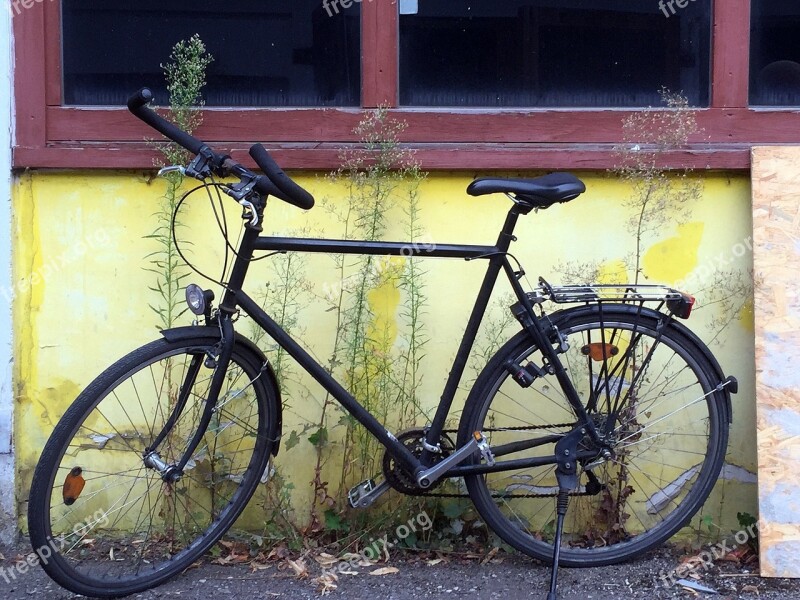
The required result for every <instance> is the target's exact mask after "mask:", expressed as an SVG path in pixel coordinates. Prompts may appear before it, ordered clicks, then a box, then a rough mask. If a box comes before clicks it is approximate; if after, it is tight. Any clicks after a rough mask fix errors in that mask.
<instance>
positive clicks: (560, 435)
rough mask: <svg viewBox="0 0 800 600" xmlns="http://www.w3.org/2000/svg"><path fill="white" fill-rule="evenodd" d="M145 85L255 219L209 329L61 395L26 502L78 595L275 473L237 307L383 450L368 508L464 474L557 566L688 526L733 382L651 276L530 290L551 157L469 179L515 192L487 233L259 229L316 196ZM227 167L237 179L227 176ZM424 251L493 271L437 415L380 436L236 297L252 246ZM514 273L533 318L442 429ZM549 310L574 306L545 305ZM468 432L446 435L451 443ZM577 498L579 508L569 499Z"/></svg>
mask: <svg viewBox="0 0 800 600" xmlns="http://www.w3.org/2000/svg"><path fill="white" fill-rule="evenodd" d="M151 99H152V94H151V93H150V92H149V90H146V89H143V90H141V91H140V92H138V93H137V94H136V95H134V96H133V97H132V98H131V100H130V101H129V103H128V106H129V108H130V110H131V111H132V112H133V114H135V115H136V116H137V117H139V118H140V119H142V120H143V121H145V122H146V123H148V124H149V125H150V126H152V127H153V128H155V129H156V130H158V131H159V132H161V133H162V134H163V135H165V136H166V137H167V138H169V139H171V140H173V141H175V142H177V143H178V144H180V145H181V146H183V147H184V148H186V149H187V150H189V151H191V152H192V153H193V154H194V155H195V158H194V160H193V161H192V162H191V164H190V165H189V166H187V167H185V173H186V174H187V175H190V176H192V177H195V178H197V179H199V180H202V181H204V182H206V185H210V186H214V187H215V188H216V189H223V190H224V192H225V193H226V194H227V195H229V196H231V197H232V198H233V199H234V200H235V201H236V202H238V203H239V204H241V205H242V206H243V207H244V208H243V217H244V219H245V225H244V233H243V235H242V238H241V241H240V243H239V246H238V248H237V249H236V252H235V261H234V263H233V266H232V269H231V270H230V276H229V278H228V280H227V281H226V282H225V284H224V294H223V297H222V301H221V302H220V303H219V306H218V307H214V306H213V300H214V297H213V294H212V293H211V292H210V291H206V290H203V289H201V288H200V287H198V286H196V285H190V286H189V287H188V288H187V302H188V305H189V308H190V309H191V311H192V312H193V313H194V314H195V315H198V321H200V323H198V324H196V325H194V326H191V327H179V328H176V329H170V330H167V331H163V332H161V337H160V338H159V339H158V340H156V341H154V342H152V343H150V344H147V345H145V346H143V347H141V348H139V349H137V350H134V351H133V352H131V353H130V354H129V355H127V356H126V357H124V358H123V359H121V360H120V361H118V362H116V363H115V364H113V365H112V366H111V367H109V368H108V369H107V370H106V371H105V372H103V373H102V374H101V375H100V376H99V377H98V378H97V379H96V380H95V381H93V382H92V383H91V384H90V385H89V386H88V387H87V388H86V389H85V390H84V391H83V392H82V393H81V394H80V395H79V396H78V398H77V399H76V400H75V402H74V403H73V404H72V405H71V406H70V408H69V409H68V410H67V411H66V413H65V414H64V416H63V417H62V418H61V420H60V421H59V423H58V425H57V427H56V428H55V430H54V431H53V434H52V436H51V437H50V439H49V441H48V442H47V445H46V446H45V448H44V451H43V452H42V455H41V458H40V460H39V464H38V466H37V467H36V471H35V473H34V477H33V484H32V487H31V492H30V501H29V509H28V524H29V529H30V539H31V542H32V544H33V547H34V549H35V550H36V551H37V552H38V554H39V556H40V559H41V562H42V564H43V566H44V569H45V570H46V571H47V573H48V574H49V575H50V576H51V577H52V578H53V579H54V580H55V581H56V582H57V583H59V584H60V585H61V586H63V587H65V588H67V589H69V590H71V591H73V592H75V593H79V594H83V595H87V596H99V597H116V596H123V595H128V594H133V593H136V592H141V591H143V590H146V589H148V588H152V587H154V586H157V585H159V584H161V583H163V582H164V581H166V580H167V579H169V578H170V577H173V576H174V575H176V574H178V573H180V572H181V571H182V570H184V569H186V568H187V567H188V566H190V565H191V564H192V563H193V562H194V561H196V560H197V559H198V558H199V557H200V556H202V555H203V554H204V553H206V552H207V551H208V550H209V549H210V548H211V547H212V546H213V545H214V544H215V543H216V542H217V541H218V540H219V539H220V537H221V536H222V535H223V534H224V533H225V532H226V530H228V528H230V527H231V525H232V524H233V523H234V521H235V520H236V518H237V517H238V516H239V515H240V514H241V513H242V511H243V509H244V508H245V506H246V505H247V503H248V501H249V500H250V498H251V496H252V495H253V493H254V491H255V490H256V488H257V486H258V485H259V484H261V483H264V482H266V481H267V480H268V478H269V475H270V473H271V458H272V457H274V456H276V455H277V454H278V450H279V447H280V441H281V434H282V431H281V397H280V392H279V387H278V382H277V381H276V377H275V373H274V371H273V369H272V366H271V365H270V361H269V359H268V358H267V357H266V356H265V355H264V354H263V353H262V351H261V350H260V349H259V348H258V347H257V346H256V345H255V344H254V343H252V342H251V341H250V340H248V339H246V338H245V337H243V336H242V335H241V334H240V333H237V332H236V331H235V329H234V322H235V321H236V319H237V317H238V316H239V315H240V313H241V312H243V313H245V314H246V315H248V316H249V317H250V318H252V320H253V321H254V322H255V323H257V324H258V325H259V326H260V327H261V328H263V330H264V331H266V333H267V334H268V335H269V336H271V337H272V339H274V340H275V342H277V344H279V345H280V346H281V347H282V348H283V349H285V351H286V352H287V353H288V354H289V355H291V356H292V357H293V358H294V359H295V360H296V361H297V363H298V364H299V365H300V366H302V367H303V369H305V370H306V371H307V372H308V373H309V374H311V376H312V377H313V378H314V379H315V380H316V381H317V382H319V384H320V385H321V386H322V387H323V388H324V389H325V390H326V391H327V392H329V393H330V394H331V395H332V396H333V397H334V398H336V400H338V401H339V402H340V403H341V404H342V406H343V407H344V408H345V409H346V410H347V411H348V412H349V413H350V414H351V415H352V417H353V418H354V419H356V420H357V421H358V422H359V423H361V425H363V426H364V427H365V428H366V429H367V430H368V431H369V432H370V433H371V434H372V435H374V436H375V437H376V438H377V439H378V440H379V441H380V443H381V444H382V445H383V446H384V447H385V449H386V450H385V457H384V461H383V468H384V472H383V474H382V475H383V481H382V482H381V483H376V482H375V481H374V480H372V479H370V480H367V481H365V482H363V483H361V484H359V485H358V486H356V487H355V488H353V489H352V490H351V491H350V502H351V504H352V506H353V507H357V508H366V507H368V506H370V505H371V504H372V503H373V502H374V501H375V500H376V499H377V498H378V497H379V496H380V495H381V494H383V493H384V492H386V491H387V490H388V489H391V488H393V489H395V490H398V491H400V492H402V493H406V494H418V495H425V494H435V493H436V492H435V491H434V489H435V488H436V487H437V486H438V485H439V484H440V483H442V482H443V481H444V480H447V479H450V478H463V479H464V482H465V483H466V489H467V490H468V495H469V497H470V498H471V499H472V502H473V503H474V505H475V508H476V509H477V511H478V513H479V514H480V515H481V517H482V519H483V520H484V521H485V523H486V525H487V526H488V527H489V528H490V529H491V530H492V531H494V532H495V533H496V534H497V535H498V536H500V537H501V538H502V539H503V540H505V542H507V543H508V544H510V545H511V546H513V547H514V548H516V549H518V550H520V551H521V552H524V553H525V554H528V555H530V556H533V557H535V558H538V559H542V560H544V561H548V562H552V564H553V573H552V581H551V587H550V593H549V595H548V598H555V594H556V578H557V568H558V565H559V564H560V565H566V566H572V567H584V566H597V565H607V564H611V563H616V562H619V561H622V560H625V559H629V558H631V557H635V556H638V555H640V554H641V553H643V552H645V551H646V550H648V549H651V548H653V547H654V546H656V545H658V544H661V543H662V542H664V541H665V540H666V539H667V538H669V537H670V536H672V535H673V534H675V533H676V532H677V531H678V530H679V529H680V528H682V527H683V526H684V525H686V523H687V522H688V521H689V519H690V518H691V517H692V516H693V515H694V514H695V513H696V512H697V510H698V509H699V508H700V506H701V505H702V503H703V502H704V501H705V499H706V498H707V496H708V494H709V493H710V492H711V489H712V487H713V486H714V483H715V482H716V480H717V476H718V475H719V472H720V468H721V466H722V463H723V459H724V456H725V450H726V446H727V440H728V427H729V423H730V421H731V415H732V409H731V397H730V395H731V393H735V392H736V388H737V384H736V380H735V379H734V378H733V377H726V376H725V375H724V373H723V371H722V369H721V368H720V366H719V364H718V363H717V361H716V360H715V358H714V357H713V356H712V354H711V352H710V351H709V349H708V348H707V347H706V346H705V345H704V344H703V343H702V342H701V341H700V339H699V338H698V337H697V336H695V335H694V334H693V333H691V332H690V331H689V330H688V329H687V328H686V327H685V326H684V325H683V324H681V323H680V322H679V321H678V320H677V319H686V318H688V317H689V315H690V313H691V309H692V305H693V303H694V299H693V298H692V297H691V296H688V295H686V294H684V293H681V292H678V291H675V290H672V289H669V288H664V287H659V286H642V285H635V286H625V285H623V286H600V285H587V286H552V285H550V284H548V283H547V282H545V281H543V280H540V286H539V288H538V289H535V290H526V289H523V286H522V284H521V283H520V281H521V279H522V275H523V272H522V268H521V267H520V266H519V265H518V263H516V261H515V259H513V257H512V256H511V255H510V254H509V248H510V246H511V244H512V242H513V241H515V240H516V238H515V237H514V227H515V225H516V223H517V220H518V219H519V217H520V216H522V215H526V214H528V213H530V212H532V211H535V210H538V209H545V208H548V207H550V206H552V205H553V204H556V203H561V202H567V201H570V200H573V199H574V198H577V197H578V196H579V195H580V194H581V193H582V192H583V191H585V187H584V185H583V183H582V182H581V181H580V180H579V179H577V178H576V177H574V176H572V175H569V174H563V173H556V174H551V175H547V176H544V177H539V178H535V179H478V180H476V181H474V182H473V183H472V184H471V185H470V186H469V188H468V190H467V191H468V193H469V194H471V195H474V196H479V195H483V194H492V193H503V194H506V195H507V196H508V197H509V198H510V199H511V200H512V202H513V204H512V206H511V209H510V210H509V211H508V215H507V217H506V220H505V223H504V225H503V227H502V230H501V232H500V234H499V237H498V238H497V241H496V243H495V244H494V245H491V246H475V245H451V244H439V245H436V246H435V248H434V249H432V250H431V249H430V248H428V247H426V248H419V246H418V245H414V244H411V243H394V242H360V241H349V240H328V239H298V238H285V237H267V236H263V235H261V234H262V223H263V220H264V210H265V206H266V201H267V198H268V197H269V196H274V197H276V198H279V199H281V200H284V201H286V202H289V203H291V204H294V205H295V206H298V207H300V208H303V209H310V208H311V207H312V206H313V204H314V199H313V197H312V196H311V195H310V194H309V193H308V192H306V191H305V190H304V189H302V188H301V187H299V186H298V185H297V184H296V183H294V182H293V181H292V180H291V179H290V178H289V177H288V176H287V175H285V174H284V173H283V171H281V169H280V168H279V167H278V166H277V165H276V164H275V162H274V161H273V160H272V158H271V157H270V155H269V154H268V153H267V151H266V150H265V149H264V148H263V147H262V146H260V145H255V146H253V147H252V149H251V151H250V154H251V156H252V158H253V159H254V160H255V161H256V163H257V164H258V166H259V167H260V168H261V170H262V171H263V172H264V173H265V175H257V174H256V173H254V172H252V171H250V170H248V169H247V168H245V167H243V166H242V165H240V164H237V163H236V162H234V161H233V160H231V159H230V158H229V157H228V156H224V155H220V154H217V153H216V152H214V151H212V150H211V149H210V148H209V147H208V146H207V145H205V144H203V143H202V142H200V141H199V140H197V139H195V138H193V137H191V136H190V135H188V134H187V133H185V132H183V131H181V130H179V129H178V128H176V127H175V126H174V125H172V124H170V123H169V122H167V121H166V120H164V119H163V118H161V117H160V116H159V115H157V114H156V113H155V112H153V111H152V110H151V109H149V108H148V107H147V104H148V103H149V101H150V100H151ZM215 177H220V178H227V179H228V180H229V181H230V180H231V179H235V182H234V183H224V184H223V183H218V181H219V180H217V179H215ZM259 251H266V252H273V253H274V252H281V253H284V252H312V253H337V254H367V255H390V256H400V255H405V256H408V255H409V254H410V255H414V256H419V255H420V254H423V255H424V256H429V257H435V258H452V259H463V260H468V261H474V260H484V261H486V262H487V263H488V268H487V270H486V275H485V277H484V279H483V283H482V285H481V287H480V291H479V292H478V297H477V299H476V301H475V305H474V307H473V309H472V313H471V316H470V318H469V321H468V323H467V325H466V330H465V332H464V336H463V339H462V341H461V344H460V347H459V349H458V353H457V355H456V357H455V360H454V362H453V365H452V369H451V371H450V374H449V377H448V379H447V383H446V385H445V387H444V391H443V393H442V396H441V402H440V404H439V406H438V409H437V411H436V413H435V416H434V418H433V420H432V422H431V423H429V424H427V425H426V426H425V427H424V428H420V429H418V430H414V431H410V432H405V433H403V434H398V435H394V434H393V433H392V432H390V431H387V430H386V429H385V427H384V426H383V425H382V424H381V423H379V422H378V421H377V420H376V419H375V418H374V417H373V416H372V415H371V414H370V413H369V412H368V411H367V410H365V408H364V407H363V406H361V405H360V404H359V403H358V401H357V400H356V399H355V398H354V397H353V396H352V395H351V394H350V393H348V391H347V390H346V389H345V388H344V387H343V386H342V385H341V384H340V383H338V382H337V381H336V380H335V379H334V378H333V377H332V376H331V374H330V373H329V372H328V370H326V369H325V368H324V367H323V366H321V365H320V364H319V363H318V362H316V361H315V360H314V359H313V358H312V357H311V356H310V355H309V353H308V352H307V351H306V350H304V349H303V348H302V347H301V346H300V345H298V343H297V342H295V341H294V340H293V339H292V338H291V337H290V336H289V335H288V334H287V333H286V332H285V331H284V330H282V329H281V327H279V326H278V325H277V324H276V322H275V321H274V320H273V319H272V318H271V317H270V316H269V315H268V314H266V313H265V312H264V310H262V309H261V307H260V306H259V304H257V303H256V302H255V301H254V300H253V298H251V297H250V296H248V295H247V294H245V293H244V292H243V291H242V289H243V284H244V281H245V278H246V276H247V272H248V268H249V266H250V264H251V261H252V260H253V256H254V254H255V253H257V252H259ZM501 271H502V272H503V273H504V274H505V276H506V277H507V279H508V282H509V284H510V285H511V289H512V290H513V293H514V295H515V296H516V303H515V304H514V305H513V306H512V307H511V311H512V313H513V315H514V317H516V319H517V320H518V321H519V325H520V330H519V332H518V333H517V334H516V335H514V336H513V337H512V338H511V339H510V340H508V342H507V343H506V344H505V345H504V346H502V348H500V350H499V351H498V352H497V354H496V355H495V356H494V357H493V358H492V359H491V360H490V361H489V363H488V364H487V365H486V367H485V368H484V369H483V371H482V372H481V374H480V376H479V377H478V378H477V380H476V381H475V383H474V385H473V386H472V388H471V392H470V393H469V397H468V399H467V401H466V405H465V408H464V410H463V413H462V416H461V420H460V424H459V427H458V431H457V435H455V436H451V435H450V434H449V433H448V432H447V431H446V429H445V426H446V425H445V424H446V421H447V418H448V413H449V412H450V408H451V404H452V402H453V398H454V396H455V394H456V390H457V387H458V385H459V382H460V380H461V378H462V375H463V373H464V370H465V366H466V364H467V359H468V357H469V355H470V352H471V349H472V346H473V343H474V341H475V338H476V335H477V333H478V329H479V327H480V324H481V320H482V318H483V316H484V313H485V311H486V309H487V304H488V302H489V298H490V295H491V292H492V289H493V288H494V285H495V283H496V281H497V279H498V277H499V275H500V273H501ZM553 304H555V305H560V304H571V305H573V306H571V307H569V308H564V309H558V306H556V308H557V310H554V311H552V312H547V311H546V307H550V306H552V305H553ZM453 437H455V440H453ZM568 505H570V506H569V508H570V509H569V510H568Z"/></svg>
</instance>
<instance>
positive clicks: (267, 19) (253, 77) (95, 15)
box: [62, 0, 361, 106]
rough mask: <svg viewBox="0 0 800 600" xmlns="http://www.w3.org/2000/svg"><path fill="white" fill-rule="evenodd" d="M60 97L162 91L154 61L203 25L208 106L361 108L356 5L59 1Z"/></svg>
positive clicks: (84, 99)
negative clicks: (332, 10) (334, 8)
mask: <svg viewBox="0 0 800 600" xmlns="http://www.w3.org/2000/svg"><path fill="white" fill-rule="evenodd" d="M62 14H63V17H62V40H63V42H62V43H63V61H64V62H63V78H64V83H63V102H64V104H66V105H122V104H125V100H126V99H127V98H128V96H130V94H131V93H132V92H133V91H135V90H137V89H139V88H140V87H142V86H145V85H147V86H151V87H153V88H154V91H155V92H156V97H160V98H166V89H165V87H164V85H163V83H162V82H163V80H164V76H163V72H162V70H161V68H160V64H161V63H162V62H164V61H165V60H166V57H167V56H169V53H170V50H171V49H172V47H173V46H174V45H175V43H176V42H178V41H179V40H182V39H187V38H188V37H190V36H191V35H193V34H194V33H199V34H200V37H201V38H202V39H203V40H204V41H205V42H206V45H207V47H208V50H209V52H210V53H211V54H212V55H213V57H214V62H213V63H212V64H211V65H210V67H209V69H208V87H207V88H206V90H205V91H204V95H205V97H206V102H207V104H208V105H209V106H358V105H359V104H360V101H361V44H360V10H359V8H358V5H356V6H354V7H351V8H350V9H348V10H346V11H340V12H339V13H338V14H333V15H332V16H328V14H327V13H326V12H325V11H324V10H323V6H322V3H321V2H320V1H319V0H270V1H269V2H264V1H263V0H228V1H226V2H224V3H221V2H219V1H217V0H194V1H193V2H191V3H188V4H187V3H186V2H182V1H179V0H139V1H138V2H134V3H124V2H108V1H107V0H64V2H63V8H62Z"/></svg>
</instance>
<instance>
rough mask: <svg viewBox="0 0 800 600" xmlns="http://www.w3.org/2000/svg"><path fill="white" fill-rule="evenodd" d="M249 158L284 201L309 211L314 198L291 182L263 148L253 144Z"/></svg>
mask: <svg viewBox="0 0 800 600" xmlns="http://www.w3.org/2000/svg"><path fill="white" fill-rule="evenodd" d="M250 156H251V157H252V158H253V160H254V161H256V164H257V165H258V167H259V168H260V169H261V170H262V171H264V173H265V174H266V176H267V177H269V180H270V181H271V182H272V183H274V184H275V187H277V188H278V189H279V190H280V191H281V192H283V195H284V196H286V198H283V199H284V200H287V201H288V202H289V203H291V204H294V205H295V206H297V207H298V208H302V209H304V210H309V209H310V208H312V207H313V206H314V196H312V195H311V194H309V193H308V192H307V191H306V190H304V189H303V188H302V187H300V186H299V185H297V184H296V183H295V182H294V181H292V179H291V178H290V177H289V176H288V175H287V174H286V173H284V172H283V170H282V169H281V168H280V167H279V166H278V164H277V163H276V162H275V161H274V160H273V159H272V157H271V156H270V155H269V152H267V150H266V148H264V146H262V145H261V144H254V145H253V147H252V148H250ZM279 197H280V196H279Z"/></svg>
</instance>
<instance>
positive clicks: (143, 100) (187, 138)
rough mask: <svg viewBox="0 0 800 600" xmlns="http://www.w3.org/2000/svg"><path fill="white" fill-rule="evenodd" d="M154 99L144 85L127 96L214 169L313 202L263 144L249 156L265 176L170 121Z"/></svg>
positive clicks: (300, 202)
mask: <svg viewBox="0 0 800 600" xmlns="http://www.w3.org/2000/svg"><path fill="white" fill-rule="evenodd" d="M152 99H153V92H151V91H150V90H149V89H148V88H142V89H140V90H139V91H138V92H136V93H135V94H133V95H132V96H131V97H130V98H129V99H128V110H130V111H131V113H133V115H134V116H136V117H137V118H139V119H140V120H142V121H144V122H145V123H147V124H148V125H149V126H150V127H152V128H153V129H155V130H156V131H158V132H159V133H161V134H162V135H164V136H165V137H167V138H169V139H171V140H172V141H173V142H175V143H176V144H178V145H179V146H182V147H183V148H186V150H188V151H189V152H191V153H192V154H195V155H203V156H205V157H206V158H208V160H209V163H210V164H211V167H212V169H213V170H214V172H215V173H218V174H220V175H227V174H233V175H236V176H238V177H247V178H250V179H252V180H255V182H256V184H255V187H254V189H255V190H256V191H257V192H259V193H260V194H263V195H268V196H275V197H276V198H280V199H281V200H284V201H285V202H288V203H290V204H294V205H295V206H297V207H299V208H302V209H304V210H308V209H310V208H312V207H313V206H314V197H313V196H312V195H311V194H309V193H308V192H307V191H306V190H305V189H303V188H302V187H300V186H299V185H297V184H296V183H295V182H294V181H292V179H291V178H290V177H289V176H288V175H286V173H284V172H283V171H282V170H281V168H280V167H279V166H278V165H277V164H276V163H275V161H274V160H273V159H272V157H271V156H270V155H269V153H268V152H267V150H266V148H264V147H263V146H262V145H261V144H255V145H254V146H253V147H252V148H250V156H252V157H253V160H255V161H256V164H258V166H259V168H260V169H261V170H262V171H264V173H265V174H266V177H264V176H259V175H256V174H255V173H253V172H252V171H250V170H249V169H247V168H246V167H244V166H242V165H240V164H239V163H237V162H235V161H234V160H232V159H231V158H230V157H229V156H225V155H222V154H217V153H216V152H214V151H213V150H211V148H209V147H208V145H206V144H205V143H203V142H201V141H200V140H198V139H197V138H195V137H194V136H192V135H190V134H188V133H186V132H185V131H183V130H182V129H180V128H179V127H176V126H175V125H173V124H172V123H170V122H169V121H167V120H166V119H165V118H163V117H162V116H161V115H159V114H157V113H156V112H155V111H153V110H152V109H151V108H149V107H148V106H147V105H148V104H149V103H150V101H151V100H152Z"/></svg>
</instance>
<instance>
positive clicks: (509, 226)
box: [496, 204, 521, 252]
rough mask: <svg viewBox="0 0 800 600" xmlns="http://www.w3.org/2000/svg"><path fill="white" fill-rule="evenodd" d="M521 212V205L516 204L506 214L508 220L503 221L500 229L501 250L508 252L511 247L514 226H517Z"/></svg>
mask: <svg viewBox="0 0 800 600" xmlns="http://www.w3.org/2000/svg"><path fill="white" fill-rule="evenodd" d="M520 214H521V211H520V207H519V206H517V205H516V204H515V205H514V206H512V207H511V209H510V210H509V211H508V214H507V215H506V221H505V223H503V228H502V229H501V230H500V235H499V236H498V238H497V244H496V245H497V248H498V249H499V250H500V251H501V252H508V249H509V248H510V247H511V242H513V241H514V240H515V238H514V228H515V227H516V226H517V219H519V215H520Z"/></svg>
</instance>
